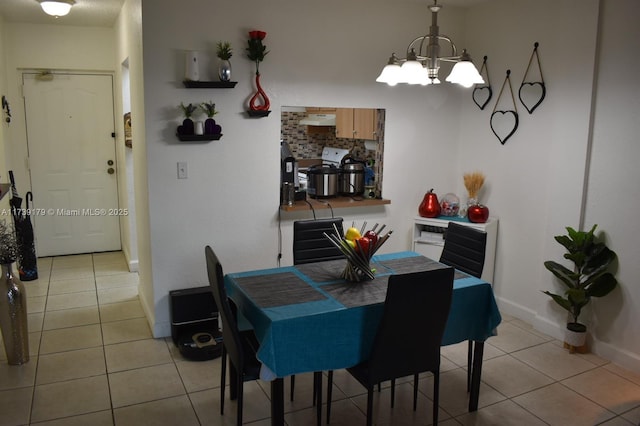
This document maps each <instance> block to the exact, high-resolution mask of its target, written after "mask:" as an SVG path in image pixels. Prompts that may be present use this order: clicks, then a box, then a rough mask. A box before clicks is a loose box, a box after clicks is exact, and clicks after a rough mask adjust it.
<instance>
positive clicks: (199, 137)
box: [176, 133, 222, 142]
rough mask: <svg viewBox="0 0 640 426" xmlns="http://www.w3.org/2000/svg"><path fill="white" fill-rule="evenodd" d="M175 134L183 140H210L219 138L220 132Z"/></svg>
mask: <svg viewBox="0 0 640 426" xmlns="http://www.w3.org/2000/svg"><path fill="white" fill-rule="evenodd" d="M176 136H177V137H178V139H180V140H181V141H183V142H210V141H217V140H220V138H221V137H222V133H218V134H216V135H181V134H180V133H176Z"/></svg>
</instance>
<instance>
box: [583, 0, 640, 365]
mask: <svg viewBox="0 0 640 426" xmlns="http://www.w3.org/2000/svg"><path fill="white" fill-rule="evenodd" d="M638 19H640V3H639V2H637V1H635V0H616V1H612V0H607V1H604V2H603V8H602V38H601V40H600V49H599V50H600V60H599V64H598V68H597V74H598V76H597V88H596V93H595V108H594V120H593V148H592V153H591V164H590V169H589V179H588V190H587V202H586V209H585V223H586V224H589V225H591V224H598V228H599V229H601V230H602V231H603V234H604V236H605V237H606V238H605V241H606V242H607V244H609V246H610V247H611V248H612V249H613V250H615V251H616V252H617V254H618V264H619V268H618V274H617V277H618V280H619V282H620V286H619V289H618V290H616V291H615V292H614V293H613V294H612V295H609V296H607V298H606V299H600V300H596V301H595V302H594V303H593V305H592V307H593V321H592V330H593V332H594V333H595V335H596V336H597V338H598V340H597V341H596V342H594V346H595V347H594V349H595V350H597V351H598V353H600V354H602V355H603V356H604V357H605V358H607V359H610V360H613V361H615V362H618V363H620V364H623V365H632V362H635V365H636V366H637V365H638V364H639V361H638V359H639V354H640V339H639V338H638V336H640V325H639V324H640V313H639V309H638V307H640V291H639V290H638V277H639V276H640V263H639V262H638V259H640V248H639V245H638V234H640V225H638V219H637V215H636V214H635V212H636V211H637V210H638V208H639V207H640V190H639V189H638V182H640V169H639V168H638V159H640V144H638V136H637V135H638V134H640V121H639V120H638V111H640V85H639V84H638V80H637V72H635V71H634V70H637V69H638V67H640V59H639V58H638V56H637V55H628V53H629V52H637V51H638V40H640V28H639V27H638Z"/></svg>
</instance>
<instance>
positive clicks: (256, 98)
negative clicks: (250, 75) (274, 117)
mask: <svg viewBox="0 0 640 426" xmlns="http://www.w3.org/2000/svg"><path fill="white" fill-rule="evenodd" d="M256 88H257V89H258V91H257V92H256V94H255V95H253V96H252V97H251V99H250V100H249V109H250V110H251V111H269V107H270V106H271V103H270V102H269V98H268V97H267V94H266V93H265V92H264V90H262V86H260V73H259V72H256ZM260 98H262V99H260ZM260 103H261V104H262V105H260Z"/></svg>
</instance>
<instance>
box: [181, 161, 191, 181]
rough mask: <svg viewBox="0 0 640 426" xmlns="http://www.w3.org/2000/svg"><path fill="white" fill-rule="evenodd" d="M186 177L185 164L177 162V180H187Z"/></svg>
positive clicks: (187, 174)
mask: <svg viewBox="0 0 640 426" xmlns="http://www.w3.org/2000/svg"><path fill="white" fill-rule="evenodd" d="M188 177H189V173H188V170H187V162H186V161H178V179H187V178H188Z"/></svg>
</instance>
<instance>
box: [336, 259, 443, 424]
mask: <svg viewBox="0 0 640 426" xmlns="http://www.w3.org/2000/svg"><path fill="white" fill-rule="evenodd" d="M453 275H454V269H453V268H446V267H445V268H441V269H434V270H430V271H422V272H414V273H409V274H400V275H391V276H390V277H389V285H388V287H387V295H386V299H385V302H384V311H383V313H382V318H381V320H380V324H379V326H378V330H377V332H376V336H375V338H374V341H373V346H372V348H371V353H370V355H369V359H368V360H366V361H364V362H362V363H360V364H358V365H356V366H354V367H350V368H347V371H348V372H349V373H350V374H351V375H352V376H353V377H354V378H355V379H356V380H357V381H358V382H360V384H362V385H363V386H364V387H365V388H366V389H367V426H370V425H371V424H372V422H373V388H374V386H375V385H377V384H378V383H380V382H383V381H387V380H391V383H392V387H391V390H392V394H391V406H392V407H393V404H394V393H393V388H394V384H395V379H397V378H400V377H405V376H411V375H413V409H414V411H415V410H416V407H417V401H418V375H419V373H423V372H426V371H430V372H431V373H433V424H438V406H439V389H440V345H441V344H442V336H443V335H444V329H445V326H446V324H447V318H448V317H449V310H450V309H451V298H452V295H453ZM330 402H331V401H328V403H330ZM328 422H329V419H328V418H327V423H328Z"/></svg>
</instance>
